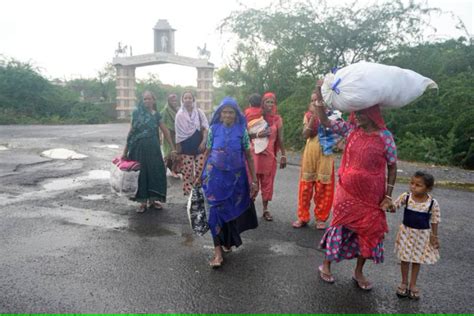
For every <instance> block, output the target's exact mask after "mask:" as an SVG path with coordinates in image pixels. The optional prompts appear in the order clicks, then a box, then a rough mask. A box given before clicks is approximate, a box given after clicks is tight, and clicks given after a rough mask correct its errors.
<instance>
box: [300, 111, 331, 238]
mask: <svg viewBox="0 0 474 316" xmlns="http://www.w3.org/2000/svg"><path fill="white" fill-rule="evenodd" d="M327 114H328V115H329V114H332V113H331V112H330V111H328V113H327ZM303 124H304V128H303V137H304V138H305V139H306V145H305V147H304V151H303V157H302V160H301V173H300V182H299V193H298V210H297V216H298V220H296V221H295V222H293V224H292V226H293V227H294V228H301V227H304V226H306V225H307V224H308V223H309V221H310V212H309V211H310V208H311V200H314V204H315V206H314V216H315V219H316V225H315V226H316V229H325V228H326V221H327V219H328V218H329V212H330V210H331V207H332V200H333V196H334V155H333V152H332V147H333V146H334V145H335V144H336V140H337V135H336V134H335V133H333V132H332V131H331V130H330V129H326V128H325V127H324V126H322V125H321V124H320V123H319V118H318V115H317V113H316V109H315V108H314V106H313V105H312V104H310V105H309V107H308V112H306V113H305V115H304V120H303Z"/></svg>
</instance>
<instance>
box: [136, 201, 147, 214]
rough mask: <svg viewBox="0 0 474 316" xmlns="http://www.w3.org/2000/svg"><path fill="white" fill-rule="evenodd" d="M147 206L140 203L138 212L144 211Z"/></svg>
mask: <svg viewBox="0 0 474 316" xmlns="http://www.w3.org/2000/svg"><path fill="white" fill-rule="evenodd" d="M146 209H147V207H146V204H145V203H143V204H140V206H139V207H138V208H137V209H136V210H135V211H136V212H137V213H144V212H145V211H146Z"/></svg>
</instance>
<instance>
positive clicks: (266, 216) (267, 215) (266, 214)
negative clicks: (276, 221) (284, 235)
mask: <svg viewBox="0 0 474 316" xmlns="http://www.w3.org/2000/svg"><path fill="white" fill-rule="evenodd" d="M262 217H263V219H264V220H266V221H267V222H271V221H273V216H272V214H270V212H269V211H265V212H263V215H262Z"/></svg>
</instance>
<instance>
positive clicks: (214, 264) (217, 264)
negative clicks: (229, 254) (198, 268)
mask: <svg viewBox="0 0 474 316" xmlns="http://www.w3.org/2000/svg"><path fill="white" fill-rule="evenodd" d="M215 260H216V258H215V257H214V259H212V260H211V261H209V265H210V266H211V268H213V269H218V268H220V267H221V266H222V263H223V262H224V259H222V260H221V261H215Z"/></svg>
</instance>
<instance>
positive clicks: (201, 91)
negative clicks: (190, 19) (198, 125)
mask: <svg viewBox="0 0 474 316" xmlns="http://www.w3.org/2000/svg"><path fill="white" fill-rule="evenodd" d="M153 31H154V44H155V45H154V53H152V54H144V55H136V56H128V57H121V56H117V57H115V58H114V59H113V65H114V66H115V68H116V70H117V78H116V90H117V107H116V110H117V117H118V118H119V119H126V118H128V117H130V114H131V112H132V111H133V108H134V107H135V103H136V96H135V69H136V68H137V67H144V66H151V65H160V64H167V63H168V64H176V65H182V66H189V67H195V68H196V69H197V89H196V103H197V104H198V106H199V107H200V108H201V109H202V110H203V111H204V112H206V113H210V112H211V111H212V97H213V90H214V88H213V78H214V65H213V64H212V63H210V62H209V60H208V58H209V54H207V55H204V54H202V56H203V57H206V58H202V59H201V58H191V57H184V56H178V55H176V54H175V52H174V47H175V46H174V32H175V31H176V30H175V29H173V28H172V27H171V26H170V25H169V23H168V21H166V20H158V22H157V23H156V25H155V27H154V28H153Z"/></svg>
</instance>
